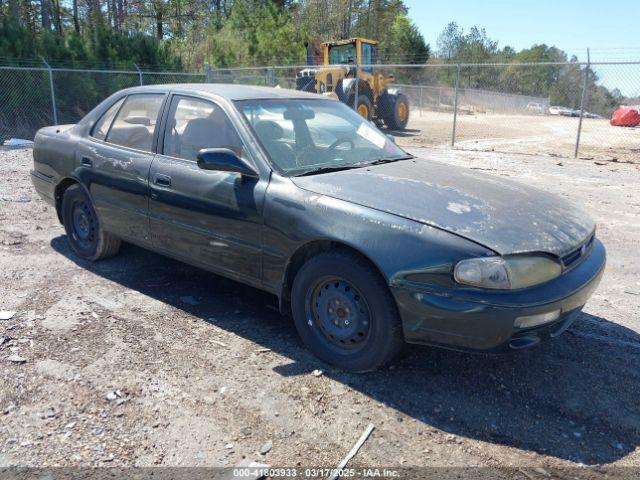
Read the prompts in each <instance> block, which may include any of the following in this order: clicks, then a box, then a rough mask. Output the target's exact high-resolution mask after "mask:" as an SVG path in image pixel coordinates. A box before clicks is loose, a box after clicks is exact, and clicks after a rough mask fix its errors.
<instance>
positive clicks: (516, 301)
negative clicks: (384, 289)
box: [391, 239, 606, 351]
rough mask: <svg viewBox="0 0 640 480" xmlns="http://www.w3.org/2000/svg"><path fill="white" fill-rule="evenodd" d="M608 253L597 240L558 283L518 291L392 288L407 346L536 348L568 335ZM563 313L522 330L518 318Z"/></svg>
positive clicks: (396, 286) (426, 287) (469, 348)
mask: <svg viewBox="0 0 640 480" xmlns="http://www.w3.org/2000/svg"><path fill="white" fill-rule="evenodd" d="M605 263H606V253H605V249H604V246H603V245H602V243H600V241H599V240H597V239H596V240H595V242H594V246H593V249H592V251H591V253H590V254H589V255H588V256H587V258H585V259H584V260H583V261H582V262H581V263H580V264H579V265H577V266H576V267H574V268H573V269H572V270H570V271H569V272H566V273H565V274H563V275H561V276H560V277H558V278H557V279H555V280H552V281H550V282H547V283H545V284H543V285H540V286H536V287H531V288H527V289H522V290H517V291H497V290H495V291H491V290H483V289H477V288H460V289H454V290H452V289H446V288H441V287H435V286H433V287H432V286H426V285H425V286H421V287H420V288H417V287H415V286H412V287H407V286H398V285H394V286H392V287H391V291H392V293H393V296H394V297H395V299H396V303H397V304H398V309H399V312H400V317H401V319H402V324H403V330H404V336H405V340H406V341H407V342H408V343H420V344H429V345H438V346H443V347H448V348H455V349H462V350H482V351H500V350H508V349H520V348H526V347H529V346H533V345H536V344H537V343H539V342H540V341H542V340H545V339H548V338H551V337H555V336H558V335H560V334H561V333H562V332H564V331H565V330H566V329H567V328H568V327H569V326H570V325H571V323H573V321H574V320H575V319H576V317H577V316H578V315H579V313H580V310H581V309H582V307H583V306H584V304H585V303H586V302H587V300H588V299H589V297H590V296H591V294H592V293H593V291H594V290H595V289H596V287H597V286H598V283H599V282H600V278H601V277H602V273H603V272H604V266H605ZM557 310H559V311H560V316H559V318H558V319H557V320H555V321H553V322H552V323H547V324H544V325H540V326H537V327H532V328H526V329H520V328H517V327H515V326H514V322H515V320H516V318H518V317H523V316H531V315H539V314H544V313H548V312H553V311H557Z"/></svg>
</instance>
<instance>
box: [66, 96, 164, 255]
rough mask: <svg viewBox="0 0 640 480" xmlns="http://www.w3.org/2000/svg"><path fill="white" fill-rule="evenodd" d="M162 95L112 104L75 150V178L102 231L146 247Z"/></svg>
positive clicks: (130, 98)
mask: <svg viewBox="0 0 640 480" xmlns="http://www.w3.org/2000/svg"><path fill="white" fill-rule="evenodd" d="M165 97H166V95H165V94H163V93H140V94H132V95H128V96H126V97H123V98H121V99H119V100H117V101H116V102H115V103H114V104H113V105H112V106H111V107H110V108H109V109H107V110H106V112H105V113H104V114H103V116H102V117H101V118H100V119H99V120H98V122H96V125H95V126H94V127H93V129H92V131H91V134H90V135H89V136H88V137H87V138H86V139H84V140H83V141H82V142H81V143H80V145H79V148H78V153H77V155H78V161H79V163H80V168H79V172H80V173H79V175H80V176H81V179H82V180H83V183H84V184H85V185H86V186H87V187H88V188H89V191H90V193H91V198H92V199H93V202H94V205H95V208H96V211H97V212H98V216H99V218H100V221H101V222H102V225H103V227H104V229H105V230H107V231H109V232H111V233H114V234H115V235H117V236H119V237H121V238H124V239H126V240H130V241H132V242H135V243H143V244H149V243H150V238H149V220H148V210H149V200H148V195H149V169H150V167H151V162H152V160H153V157H154V154H153V153H152V152H153V151H154V149H155V145H156V143H157V138H156V126H157V125H158V121H159V118H160V113H161V107H162V104H163V101H164V99H165Z"/></svg>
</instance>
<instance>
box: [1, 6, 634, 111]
mask: <svg viewBox="0 0 640 480" xmlns="http://www.w3.org/2000/svg"><path fill="white" fill-rule="evenodd" d="M0 17H1V21H0V52H1V53H0V57H3V58H0V61H2V62H3V63H4V64H9V63H12V62H13V63H24V62H27V61H31V62H33V61H39V60H38V59H39V58H41V57H43V58H45V59H47V61H48V62H49V63H51V64H52V65H65V66H72V67H73V66H77V67H84V66H88V65H100V66H104V67H106V68H114V67H121V66H126V67H127V69H131V68H132V65H133V64H134V63H135V64H136V65H138V66H139V67H140V68H142V69H161V70H189V71H202V70H203V68H204V65H205V64H209V65H211V66H212V67H214V68H215V67H237V66H252V65H257V66H265V65H300V64H303V63H305V60H306V52H305V45H306V44H311V45H312V47H314V46H315V48H316V49H319V43H320V42H321V41H325V40H331V39H344V38H350V37H354V36H362V37H366V38H372V39H376V40H379V41H380V46H379V54H378V58H377V59H376V61H377V62H378V63H396V64H397V63H400V64H416V65H420V64H429V63H451V64H456V63H465V64H467V63H471V64H481V63H487V62H489V63H494V62H500V63H506V64H508V65H507V66H506V67H495V68H491V67H481V66H465V67H463V68H462V69H461V72H460V86H461V87H463V88H477V89H486V90H494V91H500V92H506V93H514V94H521V95H531V96H538V97H544V98H549V99H550V102H551V104H557V105H562V106H567V107H570V108H578V107H579V105H580V100H581V92H582V85H583V82H584V77H585V75H587V98H588V102H589V109H590V110H591V111H593V112H594V113H602V114H605V115H606V114H608V113H609V112H610V110H611V109H612V108H614V107H615V106H616V105H617V104H618V103H621V102H623V101H624V97H623V96H622V95H621V94H620V92H619V91H616V90H613V91H610V90H608V89H607V88H605V87H603V86H601V85H599V79H598V76H597V74H596V73H595V72H594V71H593V69H591V70H589V71H588V72H586V71H585V68H584V66H581V65H579V64H578V63H577V61H576V59H575V58H570V57H569V56H568V55H567V54H566V53H565V52H564V51H562V50H560V49H558V48H556V47H553V46H547V45H534V46H533V47H531V48H528V49H524V50H521V51H516V50H515V49H513V48H511V47H509V46H505V47H500V46H499V44H498V42H497V41H496V40H493V39H491V38H490V37H489V36H488V34H487V32H486V31H485V30H484V29H481V28H479V27H475V26H474V27H472V28H471V29H469V30H468V31H465V30H463V29H462V28H460V27H459V26H458V25H457V24H456V23H455V22H451V23H450V24H449V25H447V26H446V27H445V29H444V30H443V32H442V33H441V34H440V36H439V37H438V40H437V44H436V48H435V49H432V48H431V46H430V45H429V44H428V43H426V41H425V39H424V38H423V36H422V35H421V33H420V31H419V30H418V28H417V27H416V25H415V24H414V23H413V22H412V20H411V18H410V17H409V16H408V9H407V7H406V5H405V4H404V2H403V1H402V0H0ZM521 62H566V63H567V65H553V66H549V65H544V66H542V65H541V66H537V67H531V66H527V67H520V66H518V65H517V63H521ZM393 73H396V72H393ZM399 73H400V75H399V80H402V81H406V82H410V83H433V84H437V85H446V86H453V83H454V76H455V69H454V68H433V69H403V70H401V71H400V72H399ZM86 81H87V82H89V81H90V80H86ZM74 82H76V83H81V80H80V79H77V80H74ZM109 82H110V80H102V86H101V88H102V89H98V88H97V87H95V86H87V85H83V84H80V85H76V86H77V87H78V88H84V89H86V90H90V91H93V92H95V93H94V94H93V95H92V96H91V97H93V96H99V95H100V94H101V93H100V92H101V91H102V90H105V89H108V87H113V88H115V87H117V86H118V85H116V84H113V85H111V84H109ZM125 83H126V82H125ZM105 85H107V86H105ZM70 101H71V100H70ZM74 108H75V110H80V107H74ZM74 108H71V109H70V110H74Z"/></svg>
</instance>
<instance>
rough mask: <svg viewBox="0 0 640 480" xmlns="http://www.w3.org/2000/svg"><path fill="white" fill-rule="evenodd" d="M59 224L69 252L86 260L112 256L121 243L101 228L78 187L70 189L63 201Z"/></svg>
mask: <svg viewBox="0 0 640 480" xmlns="http://www.w3.org/2000/svg"><path fill="white" fill-rule="evenodd" d="M62 223H63V224H64V229H65V231H66V233H67V240H68V241H69V245H70V246H71V248H72V250H73V251H74V252H75V253H76V254H78V255H79V256H81V257H82V258H86V259H88V260H100V259H102V258H107V257H110V256H113V255H115V254H116V253H117V252H118V249H119V248H120V239H119V238H117V237H115V236H113V235H112V234H110V233H109V232H105V231H104V230H103V229H102V227H101V226H100V222H99V221H98V216H97V215H96V211H95V209H94V208H93V204H92V202H91V199H90V198H89V195H88V194H87V193H86V192H85V191H84V190H83V188H82V187H81V186H80V185H77V184H76V185H71V186H70V187H69V188H67V190H66V191H65V192H64V197H63V198H62Z"/></svg>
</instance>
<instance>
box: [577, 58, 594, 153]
mask: <svg viewBox="0 0 640 480" xmlns="http://www.w3.org/2000/svg"><path fill="white" fill-rule="evenodd" d="M590 66H591V55H590V53H589V49H588V48H587V66H586V67H585V69H584V81H583V83H582V96H581V98H580V120H579V121H578V136H577V137H576V150H575V152H574V153H573V158H578V150H580V134H581V133H582V117H583V116H584V102H585V99H586V97H587V81H588V79H589V67H590Z"/></svg>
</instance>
